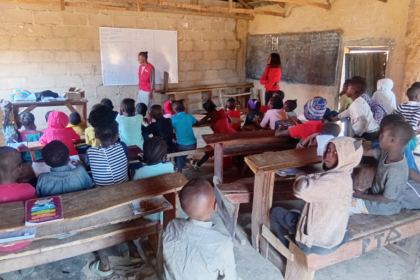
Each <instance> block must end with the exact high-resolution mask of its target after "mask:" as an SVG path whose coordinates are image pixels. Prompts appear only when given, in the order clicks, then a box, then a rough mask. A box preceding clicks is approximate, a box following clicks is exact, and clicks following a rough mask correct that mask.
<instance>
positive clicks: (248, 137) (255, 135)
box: [203, 130, 297, 184]
mask: <svg viewBox="0 0 420 280" xmlns="http://www.w3.org/2000/svg"><path fill="white" fill-rule="evenodd" d="M275 133H276V131H275V130H259V131H242V132H236V133H220V134H209V135H203V140H204V141H205V142H206V144H207V145H209V146H211V147H213V149H214V176H215V177H216V178H215V179H217V180H218V182H217V184H220V183H223V157H224V156H235V155H250V154H253V153H262V152H267V151H278V150H285V149H294V148H296V144H297V140H296V139H293V138H291V137H275V136H274V134H275Z"/></svg>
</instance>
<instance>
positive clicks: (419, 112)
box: [397, 87, 420, 130]
mask: <svg viewBox="0 0 420 280" xmlns="http://www.w3.org/2000/svg"><path fill="white" fill-rule="evenodd" d="M407 97H408V100H409V101H408V102H406V103H402V104H400V105H398V108H397V113H399V114H402V115H403V116H404V117H405V119H406V120H407V122H409V123H410V124H411V126H412V127H413V129H414V130H417V129H418V123H419V121H420V103H419V101H420V88H416V87H411V88H409V89H408V90H407Z"/></svg>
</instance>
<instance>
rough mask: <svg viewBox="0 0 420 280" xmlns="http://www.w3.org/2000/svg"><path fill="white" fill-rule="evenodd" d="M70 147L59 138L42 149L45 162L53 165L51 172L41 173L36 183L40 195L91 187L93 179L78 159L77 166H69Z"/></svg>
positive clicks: (44, 195) (37, 192)
mask: <svg viewBox="0 0 420 280" xmlns="http://www.w3.org/2000/svg"><path fill="white" fill-rule="evenodd" d="M69 156H70V155H69V149H68V148H67V146H66V145H64V144H63V143H62V142H60V141H58V140H54V141H51V142H50V143H48V144H47V145H46V146H45V147H44V148H43V149H42V157H43V158H44V160H45V163H46V164H47V165H48V166H50V167H51V172H47V173H41V174H40V175H39V177H38V183H37V185H36V194H37V196H38V197H46V196H52V195H59V194H64V193H70V192H77V191H82V190H87V189H91V188H92V187H93V184H92V179H91V178H90V176H89V175H88V174H87V172H86V170H85V169H84V168H83V163H82V162H81V161H78V162H77V163H76V164H74V165H76V168H75V169H72V168H71V167H70V166H69V162H70V158H69Z"/></svg>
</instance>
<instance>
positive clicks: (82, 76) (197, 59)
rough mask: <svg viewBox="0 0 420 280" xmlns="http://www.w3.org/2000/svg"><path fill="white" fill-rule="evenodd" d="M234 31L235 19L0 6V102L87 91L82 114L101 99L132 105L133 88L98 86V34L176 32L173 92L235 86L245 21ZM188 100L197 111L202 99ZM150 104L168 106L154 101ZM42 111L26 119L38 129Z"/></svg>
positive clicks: (159, 99) (239, 73) (160, 98)
mask: <svg viewBox="0 0 420 280" xmlns="http://www.w3.org/2000/svg"><path fill="white" fill-rule="evenodd" d="M236 25H237V21H236V20H234V19H224V18H213V17H201V16H190V15H182V14H181V15H178V14H164V13H149V12H148V13H137V12H120V11H104V10H102V11H99V10H91V9H83V8H71V7H66V10H65V11H60V10H59V7H55V6H54V7H53V6H49V7H47V6H38V5H27V4H19V5H16V4H13V3H0V98H7V97H8V95H9V94H10V91H11V89H13V88H24V89H27V90H29V91H31V92H36V91H39V90H45V89H51V90H53V91H56V92H58V93H59V94H62V93H63V92H65V91H66V90H67V89H68V88H69V87H70V86H75V87H83V88H85V89H86V97H87V98H88V99H89V103H88V104H89V108H90V107H91V106H92V105H94V104H95V103H97V102H99V101H100V100H101V99H102V98H104V97H107V98H110V99H111V100H112V101H113V102H114V105H115V107H117V109H118V107H119V102H120V100H122V99H123V98H125V97H131V98H135V96H136V94H137V89H138V88H137V86H112V87H111V86H107V87H104V86H102V75H101V63H100V62H101V57H100V45H99V27H125V28H140V29H159V30H177V31H178V69H179V84H178V85H171V86H172V87H174V86H180V87H181V86H182V87H183V86H192V85H197V84H212V83H225V82H239V81H240V79H241V76H242V73H243V68H242V67H243V61H242V60H243V49H244V46H243V42H244V40H245V35H246V28H244V25H245V26H246V21H245V23H244V22H241V35H240V36H239V37H238V36H237V32H236ZM244 30H245V32H244ZM133 59H136V58H133ZM238 67H239V68H238ZM238 69H240V70H239V71H238ZM159 87H160V86H158V88H159ZM187 99H188V100H187V102H188V103H190V104H189V109H190V110H194V109H196V108H201V104H200V103H197V102H198V101H199V100H201V95H199V94H196V95H189V96H188V97H187ZM155 100H156V101H157V102H159V103H161V102H164V101H165V100H167V99H166V97H165V96H162V95H160V94H155ZM194 102H195V103H194ZM53 109H59V110H63V111H64V112H67V113H68V111H66V110H67V109H65V108H64V107H62V108H61V107H60V108H53ZM50 110H51V109H50ZM46 111H47V109H45V110H43V109H36V110H35V111H33V112H34V113H35V116H36V119H37V121H36V122H37V124H38V126H40V127H45V121H44V120H43V117H42V116H43V114H44V113H45V112H46Z"/></svg>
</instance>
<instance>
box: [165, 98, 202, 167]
mask: <svg viewBox="0 0 420 280" xmlns="http://www.w3.org/2000/svg"><path fill="white" fill-rule="evenodd" d="M172 106H173V109H174V111H175V116H173V117H172V118H171V121H172V126H173V127H174V129H175V133H176V137H177V143H176V146H175V150H176V151H177V152H183V151H190V150H195V149H196V148H197V139H196V138H195V136H194V131H193V128H192V127H193V126H195V125H196V124H197V119H196V118H194V117H193V115H190V114H187V113H185V106H184V103H183V102H182V100H176V101H172ZM186 159H187V156H179V157H177V158H176V167H177V170H178V172H182V169H183V168H184V166H185V164H186Z"/></svg>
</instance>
